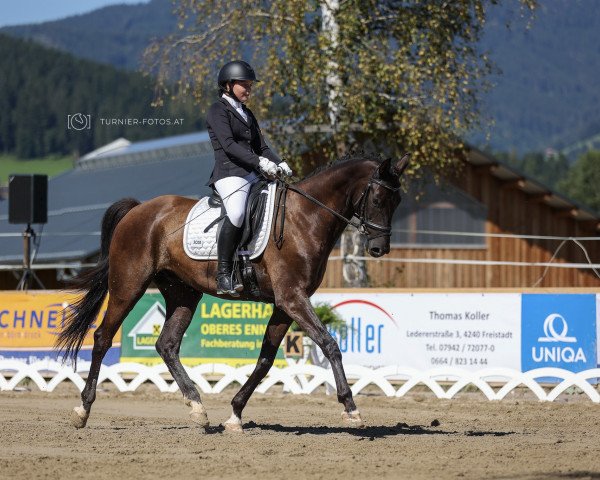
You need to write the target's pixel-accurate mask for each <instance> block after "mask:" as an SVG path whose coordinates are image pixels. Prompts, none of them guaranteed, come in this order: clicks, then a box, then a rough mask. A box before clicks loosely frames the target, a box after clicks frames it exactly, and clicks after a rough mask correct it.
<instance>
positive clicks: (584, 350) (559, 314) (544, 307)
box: [521, 294, 597, 372]
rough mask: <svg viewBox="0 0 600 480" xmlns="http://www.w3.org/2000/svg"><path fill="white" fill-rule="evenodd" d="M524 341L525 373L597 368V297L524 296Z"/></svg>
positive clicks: (523, 365)
mask: <svg viewBox="0 0 600 480" xmlns="http://www.w3.org/2000/svg"><path fill="white" fill-rule="evenodd" d="M521 338H522V343H521V345H522V347H521V365H522V371H523V372H526V371H529V370H533V369H535V368H543V367H557V368H564V369H565V370H570V371H571V372H580V371H582V370H587V369H590V368H596V364H597V358H596V357H597V349H596V295H593V294H590V295H588V294H560V295H552V294H523V295H522V302H521Z"/></svg>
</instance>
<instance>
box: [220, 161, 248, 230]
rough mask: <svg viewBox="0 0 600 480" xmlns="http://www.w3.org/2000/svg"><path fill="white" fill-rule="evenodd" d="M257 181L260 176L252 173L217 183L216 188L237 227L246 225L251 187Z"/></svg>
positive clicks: (223, 179)
mask: <svg viewBox="0 0 600 480" xmlns="http://www.w3.org/2000/svg"><path fill="white" fill-rule="evenodd" d="M257 181H258V175H257V174H256V173H255V172H252V173H250V174H248V175H246V176H245V177H225V178H222V179H221V180H217V181H216V182H215V188H216V189H217V192H219V195H221V198H222V199H223V204H224V205H225V211H226V212H227V216H228V217H229V220H230V221H231V223H233V224H234V225H235V226H236V227H241V226H242V223H244V215H245V214H246V201H247V200H248V194H249V193H250V186H251V185H252V184H253V183H256V182H257Z"/></svg>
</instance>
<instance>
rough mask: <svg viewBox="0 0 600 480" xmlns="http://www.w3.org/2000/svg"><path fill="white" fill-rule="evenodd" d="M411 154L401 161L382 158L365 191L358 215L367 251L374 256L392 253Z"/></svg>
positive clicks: (358, 207) (359, 203) (359, 202)
mask: <svg viewBox="0 0 600 480" xmlns="http://www.w3.org/2000/svg"><path fill="white" fill-rule="evenodd" d="M408 160H409V154H405V155H404V156H403V157H402V158H401V159H400V160H397V161H394V160H392V159H391V158H388V159H387V160H385V161H383V162H382V163H381V165H380V166H379V167H378V168H377V170H376V171H375V172H374V173H373V175H372V176H371V178H370V180H369V182H368V184H367V187H366V188H365V190H364V191H363V193H362V195H361V197H360V199H359V201H358V205H357V208H356V209H355V215H356V216H357V217H358V218H359V219H360V224H361V230H362V232H363V233H365V234H366V236H367V251H368V252H369V255H371V256H372V257H381V256H382V255H385V254H386V253H389V252H390V236H391V232H392V226H391V224H392V216H393V215H394V211H395V210H396V208H397V207H398V205H399V204H400V177H401V176H402V173H404V170H405V169H406V167H407V166H408Z"/></svg>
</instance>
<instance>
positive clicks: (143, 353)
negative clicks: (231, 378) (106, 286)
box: [121, 293, 286, 367]
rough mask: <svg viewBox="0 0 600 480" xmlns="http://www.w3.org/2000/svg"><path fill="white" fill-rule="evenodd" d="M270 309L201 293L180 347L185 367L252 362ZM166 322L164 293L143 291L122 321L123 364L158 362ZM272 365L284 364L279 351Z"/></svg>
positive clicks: (256, 353) (150, 363)
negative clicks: (157, 344) (158, 347)
mask: <svg viewBox="0 0 600 480" xmlns="http://www.w3.org/2000/svg"><path fill="white" fill-rule="evenodd" d="M272 313H273V306H272V305H271V304H268V303H258V302H239V301H238V302H236V301H231V300H223V299H220V298H215V297H211V296H210V295H204V296H203V297H202V300H201V302H200V304H199V305H198V308H197V309H196V311H195V312H194V315H193V317H192V322H191V324H190V326H189V327H188V329H187V331H186V333H185V335H184V337H183V341H182V343H181V350H180V357H181V361H182V363H183V364H184V365H189V366H194V365H198V364H201V363H226V364H228V365H232V366H234V367H238V366H242V365H246V364H249V363H256V361H257V360H258V355H259V353H260V349H261V346H262V341H263V336H264V334H265V331H266V327H267V323H268V321H269V318H270V317H271V314H272ZM165 319H166V308H165V303H164V299H163V297H162V295H160V294H158V293H155V294H153V293H147V294H145V295H144V296H143V297H142V299H141V300H140V301H139V302H138V303H137V305H136V306H135V307H134V309H133V310H132V311H131V313H130V314H129V315H128V316H127V318H126V319H125V322H124V323H123V333H122V340H121V361H122V362H139V363H144V364H148V365H153V364H156V363H160V362H162V359H161V358H160V356H159V355H158V353H157V352H156V348H155V345H156V342H157V340H158V337H159V336H160V334H161V332H162V330H163V328H164V324H165ZM275 365H278V366H285V365H286V362H285V359H284V357H283V352H282V350H281V348H280V349H279V352H278V353H277V357H276V360H275Z"/></svg>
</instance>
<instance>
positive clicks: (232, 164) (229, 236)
mask: <svg viewBox="0 0 600 480" xmlns="http://www.w3.org/2000/svg"><path fill="white" fill-rule="evenodd" d="M217 82H218V86H219V97H220V98H219V100H218V101H216V102H215V103H213V105H212V106H211V107H210V109H209V111H208V116H207V119H206V121H207V126H208V134H209V135H210V141H211V143H212V147H213V149H214V150H215V167H214V169H213V172H212V175H211V178H210V180H209V182H208V185H214V188H215V189H216V190H217V192H218V193H219V195H220V196H221V198H222V199H223V205H224V206H225V210H226V212H227V216H226V217H225V219H224V221H223V225H222V226H221V233H220V234H219V240H218V243H217V255H218V267H217V294H229V295H234V296H237V295H238V292H240V291H242V290H243V288H244V287H243V285H240V284H238V283H237V282H235V281H234V278H233V277H234V275H233V258H234V255H235V252H236V250H237V247H238V243H239V241H240V239H241V238H240V237H241V235H242V228H241V227H242V224H243V223H244V215H245V209H246V200H247V199H248V194H249V192H250V186H251V185H252V184H253V183H255V182H256V181H257V180H258V173H264V174H265V175H267V176H270V177H273V176H275V175H276V174H277V173H279V172H281V173H283V174H284V175H287V176H291V175H292V170H291V169H290V167H289V165H288V164H287V163H286V162H284V161H281V159H280V158H279V157H278V156H277V155H275V154H274V153H273V152H272V151H271V150H270V149H269V147H268V145H267V144H266V143H265V140H264V138H263V136H262V133H261V131H260V128H259V126H258V122H257V120H256V117H255V116H254V114H253V113H252V112H251V111H250V109H248V108H247V107H246V106H245V105H244V104H245V103H246V102H247V101H248V98H249V97H250V91H251V89H252V84H253V82H258V80H257V79H256V75H255V74H254V70H253V69H252V67H251V66H250V65H249V64H247V63H246V62H243V61H240V60H236V61H233V62H229V63H226V64H225V65H224V66H223V67H222V68H221V70H220V71H219V76H218V80H217Z"/></svg>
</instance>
